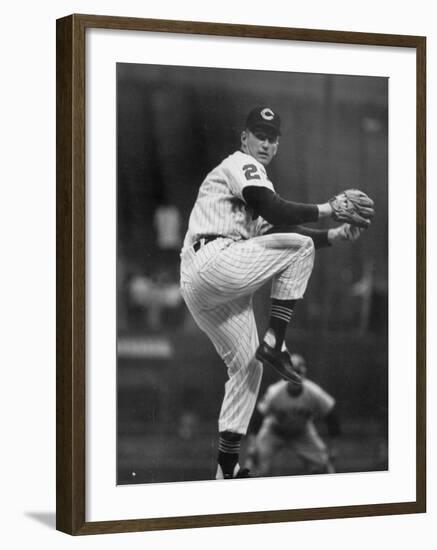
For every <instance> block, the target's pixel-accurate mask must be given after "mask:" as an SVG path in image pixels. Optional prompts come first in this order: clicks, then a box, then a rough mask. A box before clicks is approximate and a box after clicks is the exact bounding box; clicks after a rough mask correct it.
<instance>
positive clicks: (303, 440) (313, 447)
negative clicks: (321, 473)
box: [255, 379, 335, 475]
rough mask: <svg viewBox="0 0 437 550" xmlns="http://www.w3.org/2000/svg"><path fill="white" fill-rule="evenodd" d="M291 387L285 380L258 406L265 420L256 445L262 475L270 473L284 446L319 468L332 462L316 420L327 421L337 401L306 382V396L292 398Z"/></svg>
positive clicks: (304, 383) (304, 382) (266, 395)
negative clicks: (288, 388)
mask: <svg viewBox="0 0 437 550" xmlns="http://www.w3.org/2000/svg"><path fill="white" fill-rule="evenodd" d="M287 386H288V383H287V382H286V381H285V380H280V381H279V382H277V383H276V384H272V385H271V386H270V387H269V388H268V389H267V392H266V394H265V395H264V397H263V398H262V400H261V401H260V403H259V405H258V409H259V411H260V412H261V413H262V414H263V415H264V417H265V418H264V421H263V424H262V426H261V428H260V431H259V433H258V435H257V437H256V441H255V452H256V453H257V457H258V461H259V473H260V474H261V475H265V474H268V473H269V472H270V467H271V463H272V460H273V459H274V457H275V456H276V455H277V453H278V451H279V450H280V449H281V448H282V447H284V445H286V446H287V447H289V448H291V449H293V450H294V451H295V452H296V454H297V455H298V456H300V457H302V458H304V459H305V460H307V461H308V462H310V463H311V464H313V465H315V466H319V467H323V466H325V465H326V464H327V462H328V451H327V448H326V445H325V444H324V442H323V441H322V439H321V438H320V436H319V434H318V432H317V430H316V427H315V425H314V419H316V418H323V417H325V416H326V415H327V414H328V413H329V412H330V411H331V410H332V409H333V407H334V405H335V399H334V398H333V397H332V396H331V395H329V394H328V393H327V392H325V391H324V390H323V389H322V388H321V387H320V386H318V385H317V384H315V383H314V382H312V381H311V380H307V379H305V380H303V382H302V393H301V394H300V395H297V396H293V395H290V394H289V392H288V390H287Z"/></svg>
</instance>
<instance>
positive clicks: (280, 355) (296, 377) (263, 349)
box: [255, 342, 302, 386]
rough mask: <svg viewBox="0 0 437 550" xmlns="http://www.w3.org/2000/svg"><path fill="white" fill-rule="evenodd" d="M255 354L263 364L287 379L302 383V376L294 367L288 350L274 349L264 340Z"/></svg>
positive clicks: (299, 384)
mask: <svg viewBox="0 0 437 550" xmlns="http://www.w3.org/2000/svg"><path fill="white" fill-rule="evenodd" d="M255 356H256V358H257V359H258V360H259V361H261V363H262V364H263V365H267V366H269V367H271V368H273V369H275V371H276V372H277V373H278V374H280V375H281V377H282V378H284V379H285V380H288V381H289V382H292V383H294V384H296V385H298V386H301V385H302V377H301V376H300V374H299V373H298V372H297V371H296V369H295V368H294V366H293V363H292V362H291V358H290V354H289V353H288V352H287V351H281V350H277V349H274V348H272V347H271V346H269V345H268V344H266V343H265V342H262V344H260V345H259V347H258V349H257V350H256V355H255Z"/></svg>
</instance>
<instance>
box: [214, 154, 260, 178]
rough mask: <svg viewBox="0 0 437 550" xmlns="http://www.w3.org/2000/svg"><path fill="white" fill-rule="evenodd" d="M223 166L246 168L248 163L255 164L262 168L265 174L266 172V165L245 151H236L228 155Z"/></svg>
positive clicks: (257, 167)
mask: <svg viewBox="0 0 437 550" xmlns="http://www.w3.org/2000/svg"><path fill="white" fill-rule="evenodd" d="M222 165H223V166H228V167H230V168H234V169H242V168H243V169H244V167H245V166H247V165H254V166H255V167H256V169H257V170H260V171H261V172H262V173H263V174H266V169H265V168H264V166H263V165H262V164H261V163H260V162H258V161H257V160H256V159H255V158H254V157H252V156H251V155H248V154H247V153H243V151H240V150H238V151H234V152H233V153H232V154H231V155H229V156H227V157H226V158H225V159H224V160H223V162H222Z"/></svg>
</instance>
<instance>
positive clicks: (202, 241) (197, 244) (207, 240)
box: [193, 235, 220, 252]
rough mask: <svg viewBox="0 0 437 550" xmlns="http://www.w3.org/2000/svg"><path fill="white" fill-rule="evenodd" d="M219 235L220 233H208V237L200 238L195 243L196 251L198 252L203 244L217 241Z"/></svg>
mask: <svg viewBox="0 0 437 550" xmlns="http://www.w3.org/2000/svg"><path fill="white" fill-rule="evenodd" d="M219 237H220V235H208V236H207V237H202V238H201V239H199V240H198V241H196V242H195V243H194V244H193V249H194V252H197V251H198V250H200V249H201V248H202V246H205V245H206V244H208V243H210V242H211V241H215V240H216V239H218V238H219Z"/></svg>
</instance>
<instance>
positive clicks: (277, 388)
mask: <svg viewBox="0 0 437 550" xmlns="http://www.w3.org/2000/svg"><path fill="white" fill-rule="evenodd" d="M287 383H288V382H287V381H286V380H278V381H277V382H275V383H273V384H271V385H270V386H269V387H268V388H267V394H268V395H270V396H272V397H273V396H275V395H278V393H280V392H281V391H284V390H286V389H287Z"/></svg>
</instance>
